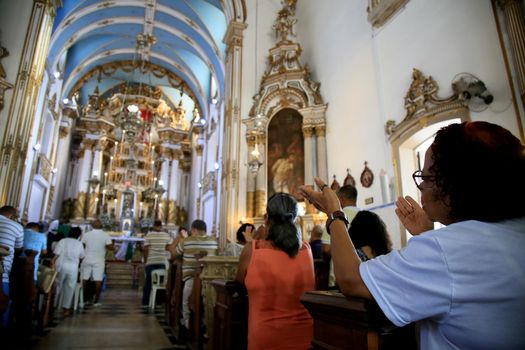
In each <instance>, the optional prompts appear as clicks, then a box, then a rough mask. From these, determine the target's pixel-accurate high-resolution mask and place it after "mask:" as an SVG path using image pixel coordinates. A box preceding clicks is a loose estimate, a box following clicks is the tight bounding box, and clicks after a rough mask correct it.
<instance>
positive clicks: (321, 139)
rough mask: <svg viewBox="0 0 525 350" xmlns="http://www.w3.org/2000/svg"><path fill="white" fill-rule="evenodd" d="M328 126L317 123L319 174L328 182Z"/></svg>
mask: <svg viewBox="0 0 525 350" xmlns="http://www.w3.org/2000/svg"><path fill="white" fill-rule="evenodd" d="M325 133H326V126H325V125H316V126H315V136H316V137H317V176H319V177H320V178H321V179H322V180H323V181H325V182H328V160H327V154H326V136H325Z"/></svg>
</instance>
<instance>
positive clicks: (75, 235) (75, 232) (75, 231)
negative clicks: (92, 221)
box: [69, 227, 82, 239]
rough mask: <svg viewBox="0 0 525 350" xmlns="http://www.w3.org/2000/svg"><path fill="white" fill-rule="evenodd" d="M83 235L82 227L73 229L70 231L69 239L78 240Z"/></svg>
mask: <svg viewBox="0 0 525 350" xmlns="http://www.w3.org/2000/svg"><path fill="white" fill-rule="evenodd" d="M81 234H82V229H81V228H80V227H71V229H70V230H69V238H74V239H78V237H80V235H81Z"/></svg>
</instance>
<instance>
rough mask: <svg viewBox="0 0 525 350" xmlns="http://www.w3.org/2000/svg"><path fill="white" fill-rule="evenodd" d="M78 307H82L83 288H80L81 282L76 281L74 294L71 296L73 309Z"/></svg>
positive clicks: (75, 309)
mask: <svg viewBox="0 0 525 350" xmlns="http://www.w3.org/2000/svg"><path fill="white" fill-rule="evenodd" d="M78 308H81V309H83V308H84V288H82V282H77V286H76V287H75V295H74V297H73V310H74V311H77V309H78Z"/></svg>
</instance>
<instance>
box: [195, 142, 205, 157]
mask: <svg viewBox="0 0 525 350" xmlns="http://www.w3.org/2000/svg"><path fill="white" fill-rule="evenodd" d="M203 150H204V146H203V145H201V144H199V145H197V146H195V151H196V152H197V155H198V156H199V157H200V156H202V151H203Z"/></svg>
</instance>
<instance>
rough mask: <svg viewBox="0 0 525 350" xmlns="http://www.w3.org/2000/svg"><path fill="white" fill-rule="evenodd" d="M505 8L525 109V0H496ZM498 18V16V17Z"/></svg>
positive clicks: (519, 123)
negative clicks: (524, 0)
mask: <svg viewBox="0 0 525 350" xmlns="http://www.w3.org/2000/svg"><path fill="white" fill-rule="evenodd" d="M496 3H497V4H498V5H499V7H500V8H501V9H502V10H503V14H504V17H505V24H506V28H507V34H508V37H509V43H510V46H511V48H510V51H511V54H512V61H513V63H514V71H515V72H516V76H517V79H518V90H519V91H518V93H519V95H520V97H521V103H522V105H523V108H524V109H525V15H524V8H523V7H524V3H523V0H496ZM496 20H497V18H496ZM518 126H519V129H520V134H521V135H520V136H521V139H522V141H523V138H524V135H523V125H522V123H521V120H520V118H519V117H518Z"/></svg>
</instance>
